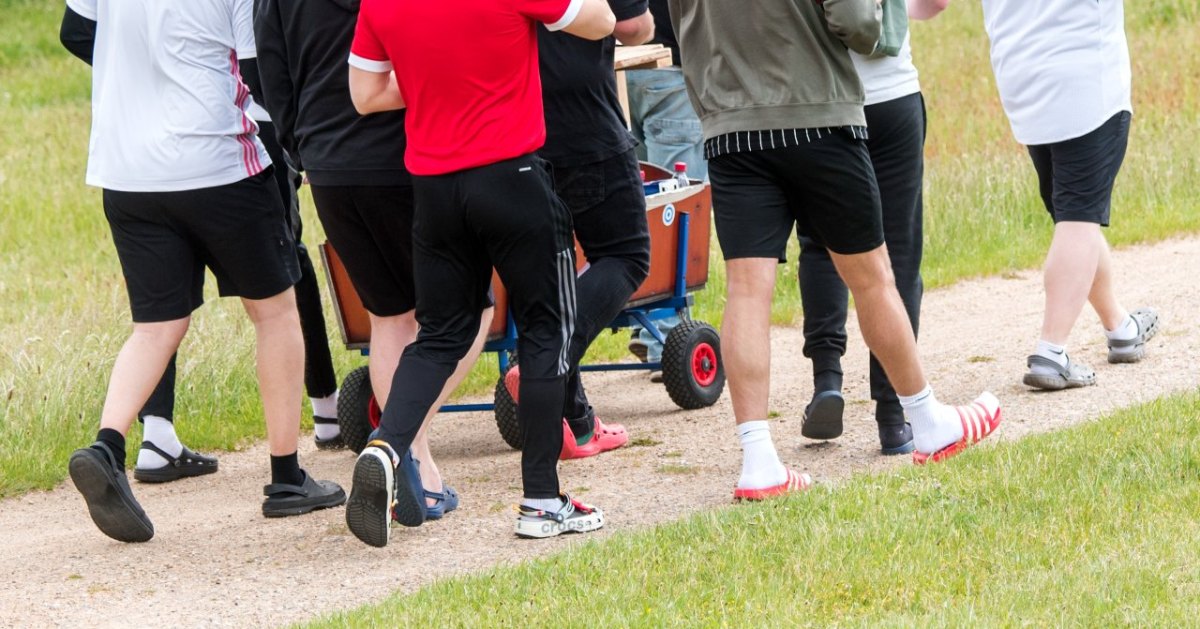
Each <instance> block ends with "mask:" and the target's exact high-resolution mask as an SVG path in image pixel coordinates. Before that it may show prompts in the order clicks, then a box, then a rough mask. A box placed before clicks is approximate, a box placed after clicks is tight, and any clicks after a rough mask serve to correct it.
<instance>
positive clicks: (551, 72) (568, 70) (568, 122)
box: [538, 0, 647, 166]
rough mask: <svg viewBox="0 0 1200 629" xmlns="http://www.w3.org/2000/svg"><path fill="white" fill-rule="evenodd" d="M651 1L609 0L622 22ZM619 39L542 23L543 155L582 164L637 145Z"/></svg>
mask: <svg viewBox="0 0 1200 629" xmlns="http://www.w3.org/2000/svg"><path fill="white" fill-rule="evenodd" d="M646 2H647V0H608V4H609V6H610V7H611V8H612V11H613V14H614V15H616V17H617V21H621V20H628V19H631V18H635V17H637V16H639V15H641V14H643V13H645V12H646V10H647V4H646ZM615 48H616V39H615V38H613V37H611V36H610V37H605V38H604V39H602V40H600V41H590V40H586V39H583V38H580V37H575V36H574V35H570V34H567V33H563V32H555V33H551V32H550V31H548V30H546V27H545V26H538V59H539V62H540V64H541V75H542V102H543V103H544V108H545V113H546V145H545V146H544V147H542V150H541V151H540V154H541V156H542V157H543V158H545V159H546V160H548V161H549V162H550V163H552V164H555V165H558V166H579V165H582V164H591V163H594V162H598V161H600V160H603V159H607V158H609V157H612V156H613V155H616V154H618V153H623V152H625V151H628V150H629V149H631V148H633V147H634V146H635V144H636V141H635V140H634V139H633V136H632V135H630V133H629V130H628V129H626V128H625V116H624V114H622V113H621V102H620V101H619V100H618V99H617V80H616V76H615V73H614V71H613V51H614V49H615Z"/></svg>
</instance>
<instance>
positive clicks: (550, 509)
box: [521, 498, 564, 513]
mask: <svg viewBox="0 0 1200 629" xmlns="http://www.w3.org/2000/svg"><path fill="white" fill-rule="evenodd" d="M563 504H564V503H563V500H562V498H522V499H521V505H522V506H525V507H529V508H530V509H537V510H538V511H545V512H546V513H558V511H559V510H560V509H562V508H563Z"/></svg>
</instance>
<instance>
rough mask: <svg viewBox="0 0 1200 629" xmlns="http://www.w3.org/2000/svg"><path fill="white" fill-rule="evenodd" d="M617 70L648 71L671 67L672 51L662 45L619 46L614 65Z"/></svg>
mask: <svg viewBox="0 0 1200 629" xmlns="http://www.w3.org/2000/svg"><path fill="white" fill-rule="evenodd" d="M613 65H614V67H615V69H617V70H648V69H653V68H666V67H668V66H670V65H671V49H670V48H667V47H665V46H663V45H662V44H648V45H645V46H617V50H616V54H615V60H614V63H613Z"/></svg>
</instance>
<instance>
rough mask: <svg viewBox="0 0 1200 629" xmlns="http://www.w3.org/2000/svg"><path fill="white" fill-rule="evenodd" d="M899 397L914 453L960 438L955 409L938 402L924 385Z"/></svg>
mask: <svg viewBox="0 0 1200 629" xmlns="http://www.w3.org/2000/svg"><path fill="white" fill-rule="evenodd" d="M899 397H900V406H903V407H904V416H905V417H906V418H908V423H910V424H912V430H913V446H914V447H916V449H917V452H921V453H924V454H933V453H934V452H937V451H938V450H941V449H942V448H944V447H946V446H948V445H950V444H952V443H954V442H956V441H958V440H959V439H962V438H963V428H962V422H961V421H959V419H958V411H957V410H955V409H954V407H953V406H946V405H945V404H942V403H941V402H939V401H938V400H937V396H935V395H934V394H933V388H932V387H930V386H929V385H928V384H927V385H925V389H924V390H922V391H921V392H920V393H918V394H916V395H901V396H899Z"/></svg>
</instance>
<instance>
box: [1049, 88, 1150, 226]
mask: <svg viewBox="0 0 1200 629" xmlns="http://www.w3.org/2000/svg"><path fill="white" fill-rule="evenodd" d="M1131 117H1132V114H1130V113H1129V112H1128V111H1121V112H1117V113H1116V114H1114V115H1113V117H1112V118H1109V119H1108V120H1107V121H1105V123H1104V124H1102V125H1100V127H1098V128H1097V129H1096V130H1095V131H1092V132H1090V133H1087V134H1086V135H1082V136H1079V137H1077V138H1072V139H1070V140H1064V141H1062V142H1055V143H1053V144H1038V145H1032V146H1030V147H1029V156H1030V157H1031V158H1033V167H1034V168H1035V169H1037V174H1038V189H1039V192H1040V193H1041V195H1042V202H1043V203H1045V204H1046V210H1047V211H1049V212H1050V218H1052V219H1054V222H1055V223H1058V222H1059V221H1072V222H1079V223H1096V224H1098V225H1102V226H1104V227H1108V220H1109V216H1110V214H1111V210H1112V189H1113V182H1115V181H1116V180H1117V173H1118V172H1119V171H1120V170H1121V163H1122V162H1123V161H1124V160H1125V148H1126V147H1127V146H1128V145H1129V121H1130V118H1131Z"/></svg>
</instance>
